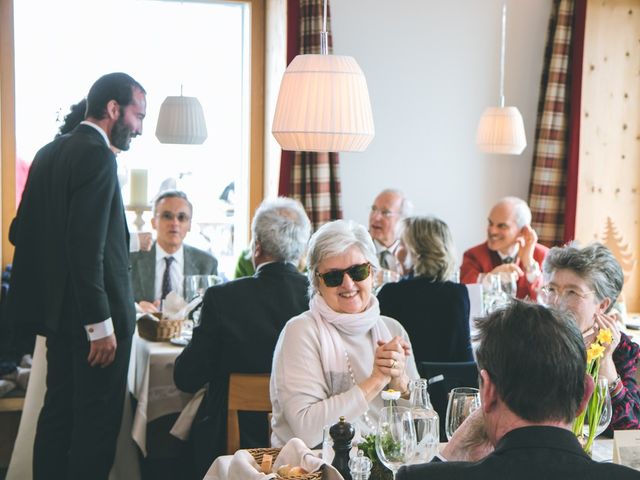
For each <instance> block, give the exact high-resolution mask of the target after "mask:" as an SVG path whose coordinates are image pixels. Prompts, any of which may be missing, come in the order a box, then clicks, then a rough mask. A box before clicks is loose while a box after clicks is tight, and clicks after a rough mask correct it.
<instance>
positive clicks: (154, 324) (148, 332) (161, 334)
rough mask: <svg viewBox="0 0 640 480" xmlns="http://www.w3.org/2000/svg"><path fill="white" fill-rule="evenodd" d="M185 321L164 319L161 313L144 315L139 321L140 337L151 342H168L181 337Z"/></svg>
mask: <svg viewBox="0 0 640 480" xmlns="http://www.w3.org/2000/svg"><path fill="white" fill-rule="evenodd" d="M149 315H153V316H154V317H156V318H157V319H158V320H154V319H153V318H151V317H150V316H149ZM183 321H184V320H169V319H167V318H162V314H161V313H159V312H154V313H151V314H147V315H143V316H142V317H140V318H139V319H138V335H140V338H144V339H145V340H149V341H151V342H166V341H169V340H171V339H172V338H173V337H177V336H179V335H180V332H181V331H182V322H183Z"/></svg>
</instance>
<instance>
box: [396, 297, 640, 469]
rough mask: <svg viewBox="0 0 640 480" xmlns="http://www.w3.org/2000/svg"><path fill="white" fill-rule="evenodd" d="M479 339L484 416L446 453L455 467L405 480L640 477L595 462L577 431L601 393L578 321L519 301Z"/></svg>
mask: <svg viewBox="0 0 640 480" xmlns="http://www.w3.org/2000/svg"><path fill="white" fill-rule="evenodd" d="M478 337H479V340H480V345H479V347H478V349H477V350H476V357H477V363H478V368H479V369H480V398H481V403H482V407H481V409H480V410H478V411H477V412H476V413H475V414H473V415H472V416H471V417H469V418H468V419H467V420H466V421H465V422H464V423H463V424H462V425H461V426H460V427H459V428H458V430H456V432H455V433H454V435H453V437H452V438H451V440H450V441H449V443H448V444H447V446H446V447H445V448H444V450H443V452H442V457H444V458H445V459H448V460H450V461H447V462H437V461H436V462H431V463H426V464H422V465H413V466H410V467H402V468H401V469H400V471H399V472H398V476H397V479H398V480H418V479H429V480H439V479H447V480H448V479H462V478H465V479H467V478H469V479H470V478H473V479H480V480H483V479H487V480H488V479H491V480H501V479H505V480H506V479H512V478H518V479H522V480H539V479H540V478H544V479H548V480H555V479H558V480H560V479H562V480H573V479H575V480H583V479H585V478H606V479H613V480H618V479H619V480H626V479H629V480H630V479H638V478H639V477H640V474H639V473H638V472H637V471H635V470H631V469H630V468H627V467H623V466H620V465H613V464H611V463H598V462H595V461H593V460H592V459H591V457H589V456H588V455H587V454H586V453H584V451H583V450H582V447H581V446H580V443H579V442H578V440H577V438H576V436H575V435H574V434H573V432H572V430H571V427H572V423H573V419H574V418H575V417H576V416H577V414H578V413H579V412H581V411H582V410H583V409H584V408H585V406H586V403H587V401H588V399H589V397H590V396H591V392H593V388H594V385H593V379H592V378H591V376H589V375H586V374H585V370H586V365H587V355H586V351H585V347H584V340H583V339H582V334H581V333H580V330H579V329H578V327H577V326H576V323H575V321H574V320H573V319H572V317H571V314H569V313H566V312H560V311H554V310H548V309H547V308H545V307H543V306H541V305H536V304H532V303H524V302H521V301H518V300H515V301H514V302H513V303H511V304H510V305H509V306H507V307H505V308H504V309H503V310H498V311H496V312H494V313H492V314H491V315H490V316H489V317H488V318H486V319H484V320H483V321H482V322H479V323H478ZM494 448H495V449H494ZM487 450H489V451H490V450H493V452H492V453H490V454H489V455H486V453H487ZM485 455H486V456H485ZM483 457H484V458H483ZM456 460H458V461H456ZM459 460H465V461H459Z"/></svg>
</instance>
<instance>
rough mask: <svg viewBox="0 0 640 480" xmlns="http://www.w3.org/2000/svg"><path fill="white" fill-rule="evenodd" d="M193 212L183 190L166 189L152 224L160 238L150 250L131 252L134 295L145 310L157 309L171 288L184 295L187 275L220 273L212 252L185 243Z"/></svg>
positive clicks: (155, 203)
mask: <svg viewBox="0 0 640 480" xmlns="http://www.w3.org/2000/svg"><path fill="white" fill-rule="evenodd" d="M192 214H193V207H192V205H191V202H189V199H188V198H187V195H186V194H185V193H184V192H180V191H178V190H166V191H164V192H162V193H160V194H159V195H158V196H157V197H156V199H155V201H154V205H153V218H152V219H151V225H152V226H153V228H154V229H155V230H156V232H157V240H156V242H155V243H154V245H153V246H152V247H151V250H150V251H148V252H136V253H133V254H131V277H132V282H133V297H134V299H135V301H136V302H138V305H139V306H140V308H141V309H142V310H144V311H146V312H155V311H157V310H158V308H159V306H160V301H161V300H162V299H164V298H165V297H166V296H167V294H168V293H169V292H170V291H172V290H173V291H175V292H176V293H178V294H179V295H180V296H183V297H184V277H185V275H217V273H218V261H217V260H216V259H215V258H214V257H213V256H212V255H209V254H208V253H207V252H203V251H202V250H199V249H197V248H194V247H191V246H189V245H184V244H183V241H184V237H185V236H186V235H187V233H188V232H189V231H190V230H191V217H192ZM187 300H188V299H187Z"/></svg>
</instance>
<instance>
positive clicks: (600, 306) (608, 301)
mask: <svg viewBox="0 0 640 480" xmlns="http://www.w3.org/2000/svg"><path fill="white" fill-rule="evenodd" d="M609 305H611V299H610V298H609V297H604V298H603V299H602V301H601V302H600V303H599V304H598V310H599V311H600V313H604V312H606V311H607V308H609Z"/></svg>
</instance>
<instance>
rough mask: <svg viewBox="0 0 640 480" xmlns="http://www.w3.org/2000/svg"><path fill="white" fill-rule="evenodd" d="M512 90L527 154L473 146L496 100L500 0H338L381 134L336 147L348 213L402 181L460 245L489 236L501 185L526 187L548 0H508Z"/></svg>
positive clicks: (360, 211) (342, 49)
mask: <svg viewBox="0 0 640 480" xmlns="http://www.w3.org/2000/svg"><path fill="white" fill-rule="evenodd" d="M507 8H508V11H507V53H506V67H505V96H506V104H507V105H515V106H517V107H518V108H519V109H520V112H521V113H522V115H523V117H524V123H525V128H526V132H527V141H528V144H529V145H528V146H527V148H526V149H525V151H524V153H523V154H522V155H520V156H513V155H487V154H482V153H480V152H479V151H478V150H477V148H476V146H475V130H476V127H477V123H478V120H479V119H480V115H481V114H482V111H483V109H484V108H485V107H488V106H497V104H498V90H499V68H500V28H501V27H500V25H501V9H502V1H501V0H392V1H390V0H332V1H331V11H332V19H331V21H332V30H333V44H334V53H335V54H340V55H351V56H353V57H355V59H356V60H357V61H358V63H359V65H360V67H361V68H362V70H363V71H364V73H365V76H366V78H367V83H368V86H369V94H370V96H371V103H372V107H373V113H374V120H375V128H376V137H375V139H374V140H373V142H372V143H371V145H370V146H369V148H368V149H367V151H366V152H363V153H351V154H347V153H344V154H342V155H341V173H342V198H343V208H344V216H345V218H351V219H354V220H357V221H359V222H362V223H363V224H366V223H367V218H368V210H369V207H370V205H371V202H372V201H373V198H374V197H375V195H376V193H377V192H378V191H380V190H382V189H383V188H386V187H394V188H400V189H402V190H404V191H405V193H406V194H407V195H408V197H409V198H411V199H412V200H413V202H414V204H415V210H414V213H416V214H433V215H436V216H438V217H440V218H441V219H443V220H444V221H446V222H447V223H448V224H449V226H450V227H451V230H452V233H453V236H454V239H455V242H456V246H457V248H458V254H459V256H461V255H462V252H463V250H465V249H466V248H468V247H470V246H472V245H475V244H477V243H480V242H481V241H483V240H484V238H485V225H486V218H487V213H488V211H489V208H490V207H491V205H492V204H493V203H494V202H495V201H496V200H497V199H498V198H500V197H502V196H504V195H517V196H520V197H522V198H525V199H526V196H527V194H528V189H529V179H530V170H531V159H532V155H533V146H532V143H533V137H534V134H535V120H536V110H537V103H538V92H539V84H540V75H541V72H542V63H543V59H544V47H545V42H546V34H547V24H548V21H549V15H550V12H551V0H526V1H522V0H511V1H508V3H507Z"/></svg>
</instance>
